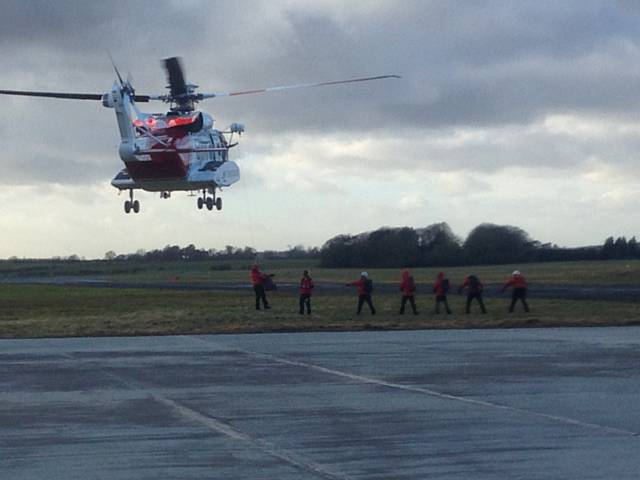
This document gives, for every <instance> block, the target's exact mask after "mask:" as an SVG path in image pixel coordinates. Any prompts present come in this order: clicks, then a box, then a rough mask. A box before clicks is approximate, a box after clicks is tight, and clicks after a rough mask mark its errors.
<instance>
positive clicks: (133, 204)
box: [124, 190, 140, 214]
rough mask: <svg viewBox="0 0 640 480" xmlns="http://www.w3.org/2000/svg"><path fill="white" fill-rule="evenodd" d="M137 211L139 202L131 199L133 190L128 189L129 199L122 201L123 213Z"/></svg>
mask: <svg viewBox="0 0 640 480" xmlns="http://www.w3.org/2000/svg"><path fill="white" fill-rule="evenodd" d="M131 211H133V213H138V212H139V211H140V202H139V201H138V200H134V199H133V190H129V200H127V201H126V202H124V213H127V214H129V213H131Z"/></svg>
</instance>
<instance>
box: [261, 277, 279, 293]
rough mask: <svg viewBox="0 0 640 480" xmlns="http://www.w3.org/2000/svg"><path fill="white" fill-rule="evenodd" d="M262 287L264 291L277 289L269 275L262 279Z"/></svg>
mask: <svg viewBox="0 0 640 480" xmlns="http://www.w3.org/2000/svg"><path fill="white" fill-rule="evenodd" d="M262 285H263V286H264V289H265V290H266V291H271V290H277V289H278V287H277V285H276V284H275V282H274V281H273V279H272V278H271V275H265V276H264V277H263V279H262Z"/></svg>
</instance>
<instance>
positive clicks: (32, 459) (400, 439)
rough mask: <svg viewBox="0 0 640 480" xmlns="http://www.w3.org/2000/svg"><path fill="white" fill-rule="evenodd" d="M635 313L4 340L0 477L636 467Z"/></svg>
mask: <svg viewBox="0 0 640 480" xmlns="http://www.w3.org/2000/svg"><path fill="white" fill-rule="evenodd" d="M639 367H640V328H636V327H628V328H590V329H577V328H575V329H560V328H559V329H530V330H522V329H521V330H456V331H411V332H359V333H309V334H270V335H218V336H174V337H135V338H79V339H45V340H0V386H1V391H0V472H1V473H0V478H3V479H5V478H6V479H11V480H26V479H29V480H32V479H39V480H40V479H65V480H70V479H83V480H85V479H109V480H117V479H136V480H137V479H154V480H157V479H248V480H252V479H281V480H288V479H329V480H331V479H341V480H344V479H383V478H384V479H396V480H399V479H421V480H422V479H427V478H437V479H510V480H511V479H517V478H522V479H550V478H553V479H581V480H584V479H599V480H601V479H617V480H620V479H634V480H635V479H637V478H638V472H639V471H640V436H638V433H639V432H640V408H639V406H640V391H639V390H640V368H639Z"/></svg>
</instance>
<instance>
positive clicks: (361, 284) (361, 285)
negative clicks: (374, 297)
mask: <svg viewBox="0 0 640 480" xmlns="http://www.w3.org/2000/svg"><path fill="white" fill-rule="evenodd" d="M349 285H353V286H354V287H358V295H369V293H368V292H367V286H366V281H365V280H363V279H362V278H361V279H360V280H356V281H355V282H351V283H349Z"/></svg>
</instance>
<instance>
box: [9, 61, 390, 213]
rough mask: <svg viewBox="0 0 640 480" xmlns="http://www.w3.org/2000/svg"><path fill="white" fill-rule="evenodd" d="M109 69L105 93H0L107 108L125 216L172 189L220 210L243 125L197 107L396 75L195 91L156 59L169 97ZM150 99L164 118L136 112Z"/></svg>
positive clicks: (172, 64) (178, 69)
mask: <svg viewBox="0 0 640 480" xmlns="http://www.w3.org/2000/svg"><path fill="white" fill-rule="evenodd" d="M112 65H113V68H114V70H115V73H116V77H117V78H116V79H115V80H114V83H113V86H112V87H111V89H110V90H109V91H108V92H106V93H104V94H97V93H96V94H94V93H64V92H42V91H38V92H36V91H25V90H0V94H3V95H21V96H31V97H48V98H59V99H72V100H97V101H101V102H102V105H103V106H104V107H107V108H113V109H114V110H115V114H116V120H117V122H118V130H119V133H120V147H119V149H118V153H119V156H120V159H121V160H122V161H123V162H124V168H123V169H122V170H120V171H119V172H118V173H117V175H116V176H115V177H114V178H113V180H112V181H111V185H112V186H114V187H115V188H117V189H118V190H119V191H120V192H122V191H128V192H129V198H128V199H127V200H126V201H125V202H124V211H125V213H127V214H129V213H131V212H133V213H138V212H139V211H140V202H139V200H137V199H135V198H134V190H145V191H148V192H160V196H161V198H165V199H166V198H170V196H171V193H172V192H175V191H186V192H191V193H192V194H194V195H196V196H197V206H198V209H200V210H202V209H203V208H204V207H206V208H207V210H210V211H211V210H213V209H214V207H215V209H216V210H221V209H222V198H221V197H220V196H219V195H218V190H221V189H222V188H223V187H228V186H231V185H232V184H234V183H236V182H237V181H239V180H240V168H239V167H238V165H237V164H236V163H235V162H234V161H232V160H230V159H229V150H230V149H231V148H233V147H235V146H237V145H238V140H239V138H240V136H241V135H242V134H243V133H244V130H245V127H244V125H243V124H241V123H232V124H231V125H229V127H228V128H226V129H224V130H217V129H215V128H214V119H213V117H212V116H211V115H209V114H208V113H205V112H203V111H198V110H196V104H197V103H198V102H200V101H202V100H205V99H209V98H216V97H234V96H239V95H252V94H260V93H267V92H275V91H281V90H287V89H295V88H308V87H321V86H330V85H339V84H348V83H357V82H366V81H371V80H382V79H386V78H400V76H399V75H379V76H375V77H363V78H353V79H349V80H337V81H329V82H320V83H305V84H297V85H283V86H277V87H270V88H260V89H253V90H243V91H235V92H222V93H198V92H197V91H196V90H197V88H198V85H196V84H194V83H190V82H187V81H186V79H185V75H184V69H183V68H182V62H181V60H180V58H179V57H170V58H166V59H164V60H163V65H164V68H165V70H166V74H167V80H168V85H167V87H166V88H167V89H168V90H169V92H168V93H166V94H163V95H139V94H137V93H136V92H135V90H134V88H133V86H132V84H131V80H130V79H129V78H128V79H127V80H123V78H122V76H121V75H120V72H119V71H118V68H117V67H116V65H115V63H113V60H112ZM150 101H160V102H164V103H166V104H168V105H169V110H168V111H167V112H166V113H145V112H142V111H141V110H140V109H139V108H138V106H137V103H146V102H150Z"/></svg>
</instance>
